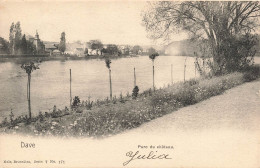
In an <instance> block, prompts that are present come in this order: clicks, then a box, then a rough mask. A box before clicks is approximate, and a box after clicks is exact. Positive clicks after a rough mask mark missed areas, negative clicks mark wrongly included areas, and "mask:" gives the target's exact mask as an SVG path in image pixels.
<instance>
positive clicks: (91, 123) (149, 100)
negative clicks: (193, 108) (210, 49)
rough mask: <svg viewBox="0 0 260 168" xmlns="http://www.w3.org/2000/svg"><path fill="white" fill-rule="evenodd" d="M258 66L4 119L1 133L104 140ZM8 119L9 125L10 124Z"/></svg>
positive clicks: (249, 76)
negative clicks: (134, 95) (133, 93)
mask: <svg viewBox="0 0 260 168" xmlns="http://www.w3.org/2000/svg"><path fill="white" fill-rule="evenodd" d="M259 75H260V67H259V66H258V67H254V68H251V69H249V70H248V71H246V72H244V73H238V72H236V73H232V74H228V75H224V76H219V77H213V78H211V79H202V78H201V79H191V80H189V81H186V82H179V83H175V84H173V85H169V86H168V87H166V88H161V89H157V90H156V91H155V92H153V91H151V90H147V91H144V92H143V93H141V94H139V95H138V97H137V98H136V99H132V97H131V96H130V95H128V96H120V97H119V98H114V99H113V100H108V99H105V100H98V101H96V102H91V101H86V102H83V103H81V104H80V105H79V106H77V107H75V108H74V109H73V110H68V109H64V110H59V109H56V107H54V108H53V112H51V113H47V112H45V113H41V114H39V115H38V116H35V117H33V118H32V120H31V121H30V120H29V119H28V118H27V117H18V118H16V119H14V118H11V117H10V119H6V120H5V121H4V122H2V123H1V128H0V132H2V133H3V132H5V133H11V134H13V133H22V134H30V135H36V136H40V135H54V136H88V137H103V136H110V135H113V134H117V133H120V132H122V131H124V130H127V129H132V128H135V127H138V126H140V125H141V124H143V123H145V122H148V121H150V120H153V119H155V118H158V117H161V116H163V115H166V114H168V113H171V112H174V111H176V110H178V109H179V108H182V107H185V106H188V105H192V104H195V103H197V102H200V101H203V100H205V99H208V98H210V97H212V96H216V95H219V94H222V93H223V92H224V91H225V90H227V89H230V88H232V87H235V86H237V85H240V84H242V83H244V82H250V81H252V80H255V79H257V78H259ZM10 120H11V122H10Z"/></svg>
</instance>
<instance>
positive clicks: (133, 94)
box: [132, 86, 139, 99]
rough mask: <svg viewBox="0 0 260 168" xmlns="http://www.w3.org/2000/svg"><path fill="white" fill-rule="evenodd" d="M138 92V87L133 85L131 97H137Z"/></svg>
mask: <svg viewBox="0 0 260 168" xmlns="http://www.w3.org/2000/svg"><path fill="white" fill-rule="evenodd" d="M138 92H139V88H138V86H135V87H134V89H133V93H132V98H133V99H136V98H137V96H138Z"/></svg>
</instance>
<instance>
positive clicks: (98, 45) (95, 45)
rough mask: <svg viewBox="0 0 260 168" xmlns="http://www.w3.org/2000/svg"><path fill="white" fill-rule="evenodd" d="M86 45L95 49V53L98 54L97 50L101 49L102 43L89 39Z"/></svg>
mask: <svg viewBox="0 0 260 168" xmlns="http://www.w3.org/2000/svg"><path fill="white" fill-rule="evenodd" d="M87 44H88V46H89V48H90V49H92V50H96V51H97V52H96V54H97V55H98V52H99V51H100V52H101V50H102V49H103V46H104V45H103V43H102V42H101V41H100V40H90V41H89V42H88V43H87ZM101 55H102V52H101Z"/></svg>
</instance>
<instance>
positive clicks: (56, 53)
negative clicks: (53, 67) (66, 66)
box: [53, 49, 61, 56]
mask: <svg viewBox="0 0 260 168" xmlns="http://www.w3.org/2000/svg"><path fill="white" fill-rule="evenodd" d="M53 55H54V56H59V55H61V52H60V50H58V49H55V50H53Z"/></svg>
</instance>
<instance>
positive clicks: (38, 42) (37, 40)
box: [33, 30, 41, 54]
mask: <svg viewBox="0 0 260 168" xmlns="http://www.w3.org/2000/svg"><path fill="white" fill-rule="evenodd" d="M33 44H34V45H35V47H36V52H37V54H38V53H39V50H41V44H40V38H39V34H38V32H37V30H36V34H35V38H34V41H33Z"/></svg>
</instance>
